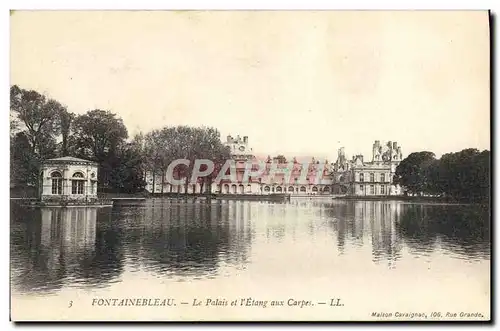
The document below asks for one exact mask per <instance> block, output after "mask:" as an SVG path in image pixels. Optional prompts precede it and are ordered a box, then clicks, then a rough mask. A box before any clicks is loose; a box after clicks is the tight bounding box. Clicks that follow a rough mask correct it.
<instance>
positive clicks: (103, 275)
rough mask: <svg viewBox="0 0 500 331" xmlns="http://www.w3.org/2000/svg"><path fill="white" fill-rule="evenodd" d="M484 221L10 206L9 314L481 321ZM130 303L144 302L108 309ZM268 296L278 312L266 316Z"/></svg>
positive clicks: (336, 207) (169, 205)
mask: <svg viewBox="0 0 500 331" xmlns="http://www.w3.org/2000/svg"><path fill="white" fill-rule="evenodd" d="M489 213H490V211H489V210H488V209H485V208H481V207H478V206H472V205H443V204H414V203H404V202H397V201H352V200H349V201H347V200H345V201H342V200H333V201H332V200H328V199H325V200H319V199H298V198H297V199H292V200H291V201H290V202H287V203H271V202H259V201H231V200H228V201H212V202H211V203H207V202H205V201H200V202H184V201H177V200H168V199H150V200H147V201H145V202H140V203H134V204H127V203H120V204H116V205H115V206H114V207H112V208H76V207H75V208H38V209H27V208H21V207H16V206H14V205H13V206H12V208H11V243H10V247H11V251H10V254H11V297H12V317H13V319H23V320H24V319H29V320H32V319H34V320H37V319H49V320H50V319H57V320H59V319H68V320H72V319H78V320H87V319H90V320H103V319H104V320H117V319H127V320H135V319H139V320H242V319H243V320H294V319H298V320H317V319H321V320H351V319H352V320H372V319H377V316H376V315H373V313H382V314H383V313H392V314H393V317H395V316H394V315H395V314H396V313H397V312H400V313H422V314H424V313H425V314H427V318H429V317H430V316H431V314H433V313H434V312H439V313H441V314H446V313H461V312H465V313H479V314H481V315H482V316H483V317H484V318H489V317H490V226H489V220H490V214H489ZM127 298H130V299H136V298H141V300H142V299H147V300H150V299H151V300H153V301H151V300H150V301H148V304H151V302H153V304H152V305H153V306H148V307H145V306H142V307H138V306H124V307H118V306H116V305H117V303H119V302H120V300H122V299H127ZM101 299H102V300H101ZM156 299H158V300H157V301H156V303H158V302H160V303H162V304H159V305H155V304H154V300H156ZM113 300H114V301H113ZM164 300H168V301H166V302H165V301H164ZM194 300H198V302H202V305H201V306H193V304H194V303H193V301H194ZM207 300H208V301H207ZM266 300H268V304H267V306H266V307H264V303H263V302H264V301H266ZM273 300H274V301H276V302H278V301H283V306H270V302H271V301H273ZM232 301H236V305H235V306H231V302H232ZM112 302H114V304H112ZM301 302H302V307H301V304H300V303H301ZM307 302H308V303H307ZM332 302H335V303H338V304H337V305H332V304H331V303H332ZM207 303H208V304H207ZM294 303H297V304H296V305H295V304H294ZM163 304H164V305H163ZM169 305H170V306H169ZM465 313H464V314H465ZM396 319H397V318H396Z"/></svg>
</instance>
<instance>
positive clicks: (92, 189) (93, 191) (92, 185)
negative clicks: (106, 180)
mask: <svg viewBox="0 0 500 331" xmlns="http://www.w3.org/2000/svg"><path fill="white" fill-rule="evenodd" d="M90 186H91V192H90V194H95V193H96V192H95V182H92V184H90Z"/></svg>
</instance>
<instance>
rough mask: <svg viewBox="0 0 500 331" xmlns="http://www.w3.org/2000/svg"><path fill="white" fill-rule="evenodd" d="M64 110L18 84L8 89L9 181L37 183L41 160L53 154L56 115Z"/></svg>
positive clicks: (28, 183)
mask: <svg viewBox="0 0 500 331" xmlns="http://www.w3.org/2000/svg"><path fill="white" fill-rule="evenodd" d="M63 110H65V107H63V106H62V105H61V104H60V103H59V102H57V101H55V100H52V99H47V98H46V97H45V96H43V95H41V94H39V93H38V92H36V91H32V90H24V89H21V88H19V87H18V86H17V85H13V86H12V87H11V88H10V137H11V144H10V148H11V154H10V159H11V160H10V165H11V172H10V174H11V183H12V185H13V186H24V185H33V186H35V185H37V184H38V169H39V166H40V162H41V161H42V160H44V159H47V158H51V157H55V156H56V155H55V150H56V137H57V135H58V134H59V131H60V126H59V122H58V118H57V114H58V113H59V112H61V111H63Z"/></svg>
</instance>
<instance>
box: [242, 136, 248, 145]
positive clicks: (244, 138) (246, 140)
mask: <svg viewBox="0 0 500 331" xmlns="http://www.w3.org/2000/svg"><path fill="white" fill-rule="evenodd" d="M243 142H244V143H245V144H248V136H244V137H243Z"/></svg>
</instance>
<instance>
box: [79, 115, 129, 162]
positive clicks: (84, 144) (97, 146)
mask: <svg viewBox="0 0 500 331" xmlns="http://www.w3.org/2000/svg"><path fill="white" fill-rule="evenodd" d="M73 130H74V136H75V141H74V144H75V145H76V146H75V147H76V150H77V151H79V153H80V154H83V155H85V156H86V157H87V158H92V159H95V160H97V161H98V162H104V161H105V160H106V158H107V157H108V156H109V154H113V152H114V151H115V150H116V149H117V147H118V146H119V145H120V144H121V143H123V142H124V141H125V139H127V138H128V132H127V128H126V127H125V125H124V124H123V120H122V119H121V118H119V117H116V115H115V114H113V113H112V112H110V111H104V110H99V109H95V110H91V111H89V112H87V113H86V114H83V115H80V116H78V117H76V118H75V120H74V121H73ZM83 155H82V156H83Z"/></svg>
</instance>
